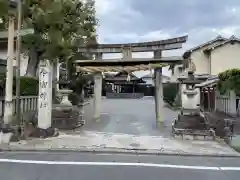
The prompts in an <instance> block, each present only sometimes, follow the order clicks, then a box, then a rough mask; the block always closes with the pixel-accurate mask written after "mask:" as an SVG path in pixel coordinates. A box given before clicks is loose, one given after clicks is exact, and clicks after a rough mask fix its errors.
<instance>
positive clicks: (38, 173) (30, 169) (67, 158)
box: [0, 152, 240, 180]
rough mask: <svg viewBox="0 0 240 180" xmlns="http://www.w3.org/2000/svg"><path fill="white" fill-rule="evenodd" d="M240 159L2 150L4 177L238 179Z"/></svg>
mask: <svg viewBox="0 0 240 180" xmlns="http://www.w3.org/2000/svg"><path fill="white" fill-rule="evenodd" d="M239 176H240V159H238V158H216V157H215V158H211V157H178V156H151V155H150V156H143V155H142V156H140V155H128V154H88V153H44V152H38V153H22V152H18V153H17V152H10V153H0V179H1V180H50V179H51V180H79V179H83V180H85V179H86V180H95V179H96V180H127V179H131V180H146V179H147V180H156V179H161V180H165V179H166V180H172V179H174V180H176V179H177V180H186V179H187V180H191V179H193V180H202V179H204V180H208V179H209V180H215V179H216V180H239Z"/></svg>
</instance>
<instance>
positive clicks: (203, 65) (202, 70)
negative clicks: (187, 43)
mask: <svg viewBox="0 0 240 180" xmlns="http://www.w3.org/2000/svg"><path fill="white" fill-rule="evenodd" d="M191 59H192V62H193V63H194V64H195V66H196V72H195V73H197V74H207V73H209V70H210V69H209V60H208V56H207V55H206V54H204V53H203V49H199V50H196V51H194V52H192V54H191Z"/></svg>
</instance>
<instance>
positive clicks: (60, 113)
mask: <svg viewBox="0 0 240 180" xmlns="http://www.w3.org/2000/svg"><path fill="white" fill-rule="evenodd" d="M56 106H57V107H54V108H53V110H52V126H53V127H55V128H57V129H62V130H73V129H76V128H79V127H81V126H83V125H84V124H85V121H84V120H83V113H82V112H81V111H82V110H81V109H82V108H83V106H82V107H75V106H72V107H69V106H68V107H65V106H61V105H56Z"/></svg>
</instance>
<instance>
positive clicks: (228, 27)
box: [95, 0, 240, 75]
mask: <svg viewBox="0 0 240 180" xmlns="http://www.w3.org/2000/svg"><path fill="white" fill-rule="evenodd" d="M95 1H96V10H97V16H98V18H99V21H100V26H99V27H98V34H99V42H100V43H127V42H128V43H129V42H141V41H153V40H161V39H168V38H173V37H177V36H182V35H185V34H188V35H189V38H188V41H187V43H185V44H184V45H183V48H182V49H179V50H173V51H164V52H163V56H172V55H182V53H183V52H184V51H186V50H187V49H190V48H192V47H194V46H196V45H199V44H201V43H204V42H206V41H208V40H210V39H213V38H215V37H216V36H217V35H222V36H224V37H229V36H231V35H233V34H234V35H236V36H240V25H238V24H237V23H235V22H239V20H240V13H239V12H240V11H239V10H240V6H235V4H234V3H233V2H232V1H231V2H232V3H230V2H229V3H223V2H226V1H221V2H222V3H221V4H213V3H210V5H212V6H213V5H214V8H213V9H212V8H210V9H211V10H209V11H206V13H205V14H203V12H205V11H204V10H206V8H207V9H208V6H209V3H207V2H205V1H204V0H203V1H204V2H202V1H201V2H202V3H200V1H198V0H195V1H193V0H186V1H183V2H182V3H181V4H179V5H181V8H182V10H183V8H186V7H188V8H189V7H193V6H194V8H195V9H194V11H190V12H189V11H188V10H187V9H186V11H182V10H181V13H179V11H178V10H179V9H178V7H176V8H175V6H174V5H173V6H172V5H171V9H174V8H175V11H176V13H175V15H174V17H172V16H173V15H172V14H170V13H169V14H168V11H165V9H164V7H165V8H167V7H168V6H164V2H161V3H160V2H159V1H158V0H152V1H153V4H154V3H155V4H156V5H159V8H158V9H159V11H158V12H157V11H155V10H156V9H155V10H151V9H152V8H153V9H154V5H153V4H152V6H146V7H145V6H144V7H142V6H143V5H140V4H144V5H146V3H141V2H143V0H95ZM132 2H134V3H135V6H134V5H133V4H134V3H133V4H132ZM174 2H175V1H174ZM219 2H220V1H219ZM235 2H236V1H235ZM159 3H160V4H159ZM165 3H166V2H165ZM169 3H170V4H171V3H173V2H172V1H168V4H169ZM196 3H197V4H196ZM198 3H199V4H198ZM170 4H169V7H170ZM160 5H161V6H160ZM136 6H138V7H136ZM140 6H141V7H140ZM217 6H220V7H221V8H220V9H221V11H220V10H219V7H217ZM149 8H150V9H149ZM201 9H202V10H203V11H200V10H201ZM173 11H174V10H173ZM159 12H164V13H165V14H166V18H163V16H161V13H159ZM186 12H188V13H186ZM200 12H201V13H200ZM211 13H212V14H211ZM219 13H221V14H219ZM173 14H174V13H173ZM222 14H226V15H225V16H223V17H222V16H220V15H222ZM150 15H151V16H150ZM171 15H172V16H171ZM176 15H177V16H176ZM149 16H150V17H149ZM181 18H182V19H181ZM210 18H212V19H213V20H212V21H211V22H210ZM172 21H174V22H172ZM149 22H151V23H149ZM179 22H181V23H179ZM180 25H181V26H180ZM178 26H179V27H178ZM165 27H167V28H165ZM183 31H184V32H183ZM120 56H121V55H120V54H114V55H107V56H105V57H115V58H116V57H120ZM133 56H134V57H152V53H136V54H135V53H134V54H133ZM167 69H168V68H165V69H164V74H166V75H170V72H168V70H167ZM141 73H142V74H145V73H146V72H145V73H144V72H140V74H141ZM137 74H139V73H138V72H137Z"/></svg>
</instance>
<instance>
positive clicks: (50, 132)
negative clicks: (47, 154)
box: [29, 127, 59, 138]
mask: <svg viewBox="0 0 240 180" xmlns="http://www.w3.org/2000/svg"><path fill="white" fill-rule="evenodd" d="M58 135H59V133H58V131H57V130H56V129H55V128H52V127H50V128H47V129H41V128H35V129H34V130H33V131H32V132H31V134H29V137H35V138H47V137H55V136H58Z"/></svg>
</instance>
